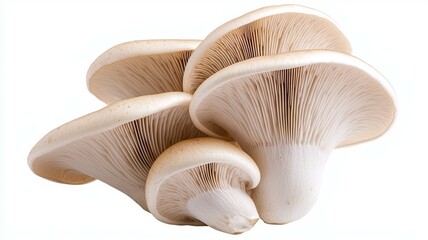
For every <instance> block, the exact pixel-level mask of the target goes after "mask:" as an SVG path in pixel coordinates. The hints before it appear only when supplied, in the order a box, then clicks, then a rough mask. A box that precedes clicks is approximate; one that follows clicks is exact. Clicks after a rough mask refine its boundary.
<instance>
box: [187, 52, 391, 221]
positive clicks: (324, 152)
mask: <svg viewBox="0 0 428 240" xmlns="http://www.w3.org/2000/svg"><path fill="white" fill-rule="evenodd" d="M395 105H396V104H395V100H394V92H393V90H392V88H391V86H390V85H389V83H388V82H387V80H386V79H385V78H384V77H383V76H382V75H381V74H380V73H379V72H377V71H376V70H375V69H373V68H372V67H370V66H369V65H367V64H366V63H364V62H363V61H361V60H359V59H357V58H355V57H353V56H351V55H348V54H344V53H339V52H333V51H325V50H308V51H302V52H289V53H283V54H278V55H271V56H263V57H257V58H252V59H249V60H245V61H243V62H239V63H236V64H233V65H231V66H229V67H227V68H224V69H222V70H220V71H219V72H217V73H215V74H214V75H212V76H211V77H210V78H209V79H207V80H206V81H205V82H204V83H202V84H201V85H200V86H199V88H198V89H197V90H196V92H195V94H194V96H193V99H192V101H191V104H190V108H189V109H190V116H191V118H192V120H193V122H194V123H195V126H196V127H198V128H199V129H200V130H201V131H203V132H205V133H206V134H208V135H210V136H213V137H218V138H224V139H227V138H229V137H232V138H233V139H235V140H236V141H237V142H238V143H239V145H240V146H241V148H242V149H243V150H244V151H245V152H247V153H248V154H249V155H250V156H251V157H252V158H253V159H254V161H255V162H256V163H257V165H258V167H259V169H260V173H261V181H260V184H259V185H258V187H257V188H255V189H254V190H253V192H252V198H253V200H254V202H255V204H256V206H257V209H258V210H259V214H260V217H261V218H262V219H263V220H264V221H265V222H267V223H279V224H283V223H288V222H292V221H295V220H297V219H299V218H301V217H302V216H304V215H305V214H306V213H307V212H308V211H309V210H310V209H311V207H312V205H313V204H314V202H315V201H316V198H317V196H318V193H319V191H320V187H321V180H322V173H323V168H324V165H325V163H326V160H327V158H328V156H329V154H330V152H331V151H332V150H333V149H334V148H336V147H341V146H347V145H351V144H356V143H359V142H363V141H367V140H370V139H374V138H376V137H378V136H380V135H382V134H383V133H384V132H385V131H386V130H387V129H388V128H389V126H390V125H391V124H392V122H393V119H394V116H395Z"/></svg>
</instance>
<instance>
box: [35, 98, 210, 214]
mask: <svg viewBox="0 0 428 240" xmlns="http://www.w3.org/2000/svg"><path fill="white" fill-rule="evenodd" d="M190 99H191V95H189V94H186V93H178V92H177V93H163V94H157V95H148V96H142V97H137V98H131V99H127V100H123V101H119V102H117V103H114V104H112V105H110V106H107V107H105V108H103V109H101V110H99V111H96V112H93V113H90V114H88V115H86V116H83V117H81V118H78V119H75V120H73V121H71V122H68V123H66V124H64V125H62V126H60V127H58V128H56V129H54V130H52V131H51V132H49V133H48V134H47V135H45V136H44V137H43V138H42V139H41V140H40V141H39V142H38V143H37V144H36V145H35V146H34V147H33V149H32V150H31V152H30V154H29V156H28V164H29V166H30V168H31V170H32V171H33V172H34V173H35V174H37V175H39V176H41V177H43V178H46V179H49V180H52V181H55V182H60V183H68V184H82V183H87V182H90V181H92V180H94V179H99V180H101V181H103V182H105V183H107V184H109V185H111V186H112V187H114V188H116V189H118V190H120V191H122V192H123V193H125V194H127V195H128V196H129V197H131V198H132V199H133V200H135V201H136V202H137V203H138V204H139V205H141V207H143V208H144V209H145V210H147V205H146V199H145V195H144V189H145V183H146V178H147V174H148V172H149V169H150V167H151V165H152V164H153V162H154V161H155V159H156V158H157V157H158V156H159V155H160V154H161V153H162V152H163V151H164V150H165V149H167V148H168V147H169V146H171V145H173V144H174V143H176V142H179V141H181V140H184V139H189V138H194V137H201V136H205V135H204V134H203V133H201V132H200V131H199V130H198V129H196V128H195V127H194V125H193V123H192V122H191V120H190V117H189V113H188V105H189V102H190Z"/></svg>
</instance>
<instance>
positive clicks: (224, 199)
mask: <svg viewBox="0 0 428 240" xmlns="http://www.w3.org/2000/svg"><path fill="white" fill-rule="evenodd" d="M259 181H260V172H259V170H258V168H257V165H256V164H255V163H254V161H253V160H252V159H251V158H250V157H249V156H248V155H247V154H246V153H245V152H244V151H242V150H241V149H240V148H239V147H237V146H235V145H233V144H232V143H229V142H226V141H223V140H219V139H214V138H195V139H189V140H184V141H181V142H179V143H176V144H175V145H173V146H171V147H170V148H168V149H167V150H166V151H165V152H164V153H162V154H161V155H160V156H159V157H158V158H157V159H156V161H155V163H154V164H153V166H152V168H151V169H150V172H149V176H148V177H147V183H146V198H147V205H148V208H149V210H150V212H151V213H152V214H153V216H155V217H156V218H157V219H159V220H160V221H162V222H165V223H169V224H179V225H186V224H187V225H203V224H206V225H209V226H211V227H213V228H215V229H217V230H220V231H223V232H226V233H232V234H238V233H242V232H245V231H247V230H249V229H250V228H251V227H252V226H253V225H254V224H255V223H256V222H257V220H258V219H259V217H258V213H257V209H256V207H255V205H254V202H253V201H252V199H251V198H250V196H249V195H248V194H247V193H246V190H247V189H252V188H254V187H256V186H257V184H258V183H259Z"/></svg>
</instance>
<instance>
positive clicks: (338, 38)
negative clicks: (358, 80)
mask: <svg viewBox="0 0 428 240" xmlns="http://www.w3.org/2000/svg"><path fill="white" fill-rule="evenodd" d="M309 49H326V50H334V51H340V52H344V53H350V52H351V46H350V43H349V42H348V40H347V39H346V37H345V36H344V35H343V33H342V32H341V31H340V29H339V28H338V27H337V26H336V25H335V24H334V22H333V20H332V19H331V18H330V17H328V16H327V15H325V14H324V13H322V12H319V11H317V10H315V9H311V8H307V7H303V6H299V5H279V6H270V7H264V8H260V9H257V10H255V11H252V12H249V13H247V14H244V15H242V16H240V17H238V18H235V19H233V20H231V21H229V22H227V23H225V24H223V25H221V26H220V27H218V28H217V29H215V30H214V31H213V32H211V33H210V34H209V35H208V36H207V37H206V38H205V39H204V40H203V41H202V42H201V43H200V45H199V46H198V47H197V48H196V49H195V51H194V53H193V54H192V56H191V57H190V59H189V61H188V63H187V65H186V68H185V71H184V77H183V90H184V91H185V92H188V93H194V92H195V90H196V89H197V88H198V86H199V85H200V84H201V83H202V82H203V81H204V80H205V79H207V78H208V77H210V76H211V75H212V74H214V73H215V72H217V71H219V70H221V69H222V68H224V67H227V66H229V65H231V64H233V63H236V62H239V61H243V60H246V59H249V58H253V57H257V56H265V55H270V54H277V53H283V52H290V51H299V50H309Z"/></svg>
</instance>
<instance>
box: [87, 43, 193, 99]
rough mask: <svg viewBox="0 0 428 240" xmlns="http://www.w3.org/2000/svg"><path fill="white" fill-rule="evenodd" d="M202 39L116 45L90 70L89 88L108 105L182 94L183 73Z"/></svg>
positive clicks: (102, 55)
mask: <svg viewBox="0 0 428 240" xmlns="http://www.w3.org/2000/svg"><path fill="white" fill-rule="evenodd" d="M199 43H200V41H198V40H141V41H132V42H125V43H122V44H119V45H116V46H114V47H112V48H110V49H109V50H107V51H106V52H104V53H103V54H101V55H100V56H99V57H98V58H97V59H96V60H95V61H94V62H93V63H92V65H91V66H90V67H89V70H88V73H87V76H86V79H87V85H88V89H89V91H90V92H91V93H93V94H94V95H95V96H96V97H97V98H99V99H100V100H101V101H103V102H105V103H113V102H116V101H119V100H124V99H127V98H132V97H139V96H143V95H150V94H157V93H164V92H176V91H177V92H182V90H183V72H184V67H185V65H186V63H187V60H188V58H189V57H190V55H191V54H192V52H193V50H194V49H195V48H196V46H198V44H199Z"/></svg>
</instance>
